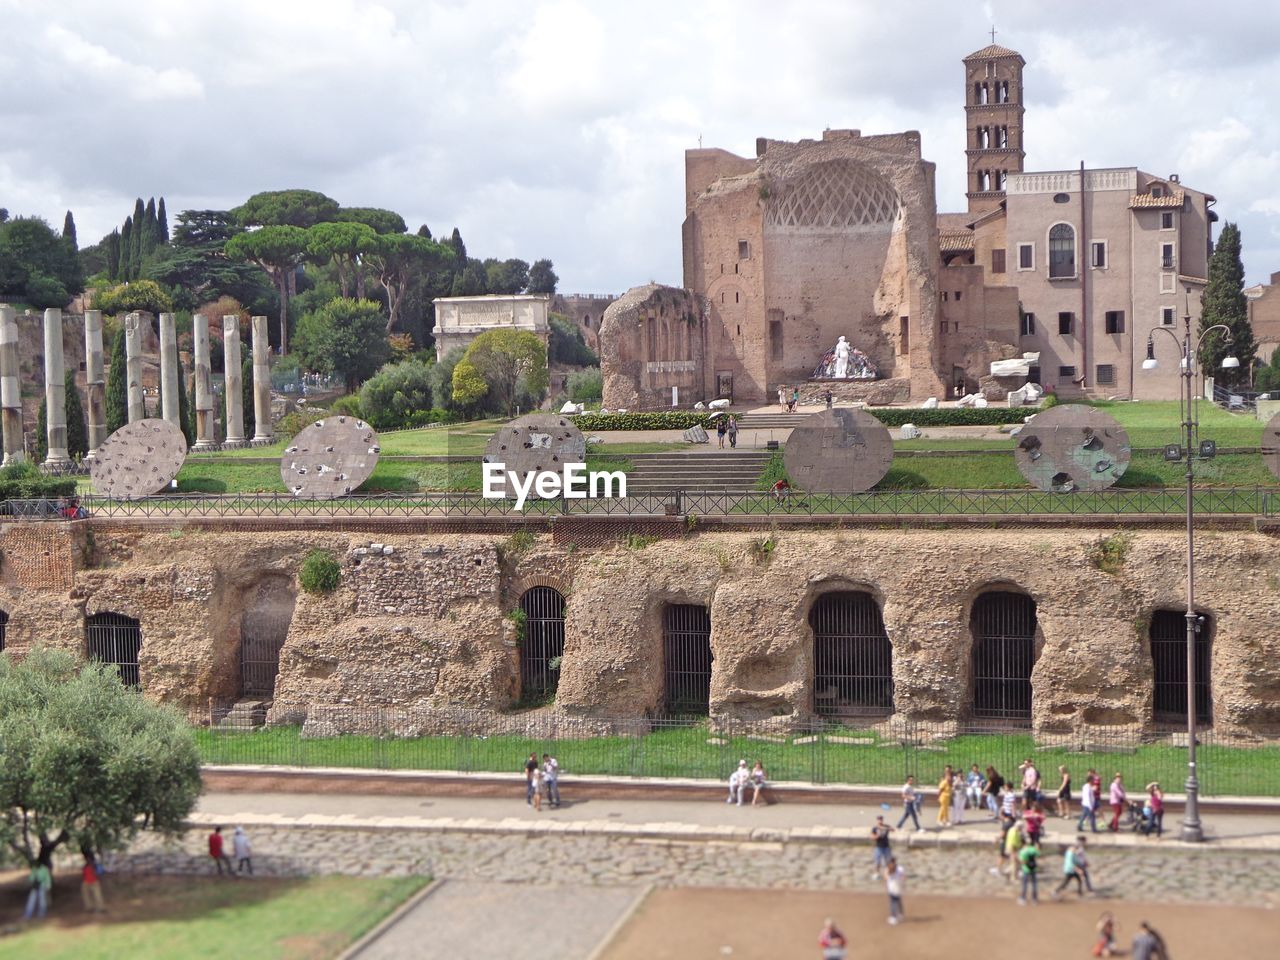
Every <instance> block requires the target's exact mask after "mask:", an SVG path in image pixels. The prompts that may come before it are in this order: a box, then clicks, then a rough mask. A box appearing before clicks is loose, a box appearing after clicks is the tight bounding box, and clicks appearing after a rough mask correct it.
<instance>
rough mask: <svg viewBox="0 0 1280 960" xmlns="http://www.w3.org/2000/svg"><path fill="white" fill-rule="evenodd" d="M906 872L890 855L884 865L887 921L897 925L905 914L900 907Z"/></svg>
mask: <svg viewBox="0 0 1280 960" xmlns="http://www.w3.org/2000/svg"><path fill="white" fill-rule="evenodd" d="M906 881H907V874H906V871H904V870H903V869H902V867H901V866H900V865H899V863H898V860H897V858H896V857H890V858H889V862H888V863H887V864H885V867H884V885H885V889H886V890H887V891H888V893H889V923H890V924H891V925H893V926H897V925H898V924H899V923H901V922H902V918H903V916H904V915H905V914H904V911H903V909H902V891H903V889H904V888H905V887H906Z"/></svg>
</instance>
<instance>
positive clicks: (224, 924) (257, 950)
mask: <svg viewBox="0 0 1280 960" xmlns="http://www.w3.org/2000/svg"><path fill="white" fill-rule="evenodd" d="M426 882H427V880H426V878H424V877H403V878H395V879H358V878H355V877H314V878H310V879H303V880H275V879H266V878H263V879H254V880H236V881H229V880H219V879H217V878H215V877H167V876H166V877H153V876H132V875H126V874H120V875H113V874H110V873H108V874H107V875H106V876H105V877H104V878H103V895H104V897H105V899H106V903H107V913H106V915H105V917H104V918H103V919H101V920H98V921H93V920H90V919H89V918H88V917H86V915H85V914H84V913H83V912H82V911H81V909H80V891H79V877H78V876H72V875H70V874H65V873H64V874H60V875H59V876H58V878H57V882H56V883H55V884H54V892H53V901H52V905H51V907H50V912H49V917H48V919H47V920H45V921H44V922H42V923H39V924H34V925H32V926H31V927H29V928H28V929H26V930H24V931H23V932H21V933H16V934H12V935H10V936H7V937H0V958H10V957H12V958H20V957H21V958H27V957H40V958H41V960H118V958H121V957H129V958H131V960H170V958H172V960H189V958H193V957H199V958H201V960H277V958H288V960H329V958H332V957H335V956H337V955H338V954H339V953H340V952H341V951H342V949H343V948H344V947H346V946H347V945H348V944H350V943H352V942H354V941H355V940H356V939H358V938H359V937H360V936H361V935H363V934H364V933H365V932H366V931H368V930H369V929H371V928H372V927H373V926H374V925H375V924H376V923H378V921H380V920H381V919H382V918H383V917H385V916H386V915H387V914H389V913H390V912H391V911H392V910H394V909H395V908H396V907H397V906H399V904H401V903H402V902H403V901H404V900H406V899H407V898H408V897H409V896H410V895H411V894H413V893H414V892H415V891H417V890H419V889H421V887H422V886H423V885H424V884H425V883H426ZM25 898H26V890H25V883H24V882H23V880H22V878H16V879H15V880H14V881H13V882H10V883H8V884H6V885H4V886H0V902H3V903H4V915H5V916H6V917H12V916H14V915H15V914H18V915H20V913H21V908H22V904H23V902H24V901H25Z"/></svg>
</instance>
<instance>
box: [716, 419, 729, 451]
mask: <svg viewBox="0 0 1280 960" xmlns="http://www.w3.org/2000/svg"><path fill="white" fill-rule="evenodd" d="M728 429H729V423H728V421H727V420H726V419H725V418H724V417H717V418H716V442H717V443H719V444H720V449H721V450H723V449H724V435H725V432H726V431H727V430H728Z"/></svg>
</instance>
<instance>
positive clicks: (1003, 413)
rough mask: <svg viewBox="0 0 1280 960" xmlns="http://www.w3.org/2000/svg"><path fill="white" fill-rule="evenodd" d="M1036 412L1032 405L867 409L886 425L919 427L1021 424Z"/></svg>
mask: <svg viewBox="0 0 1280 960" xmlns="http://www.w3.org/2000/svg"><path fill="white" fill-rule="evenodd" d="M1037 412H1039V411H1038V410H1037V409H1031V408H1029V407H984V408H982V409H975V408H973V407H940V408H937V409H934V410H925V409H924V408H922V407H877V408H875V409H872V410H868V411H867V413H869V414H871V415H872V416H873V417H875V418H876V419H877V420H879V421H880V422H881V423H883V424H884V425H885V426H886V427H900V426H902V425H903V424H904V423H914V424H915V425H916V426H917V427H998V426H1001V425H1003V424H1006V423H1021V422H1022V421H1023V420H1024V419H1025V418H1026V417H1029V416H1031V414H1033V413H1037Z"/></svg>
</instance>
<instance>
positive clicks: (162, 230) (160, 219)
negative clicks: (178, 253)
mask: <svg viewBox="0 0 1280 960" xmlns="http://www.w3.org/2000/svg"><path fill="white" fill-rule="evenodd" d="M156 226H157V227H158V228H159V232H158V234H157V236H158V237H159V241H160V243H168V242H169V217H168V215H167V214H166V213H165V211H164V197H161V198H160V203H159V204H158V205H157V206H156Z"/></svg>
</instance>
